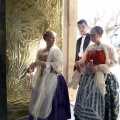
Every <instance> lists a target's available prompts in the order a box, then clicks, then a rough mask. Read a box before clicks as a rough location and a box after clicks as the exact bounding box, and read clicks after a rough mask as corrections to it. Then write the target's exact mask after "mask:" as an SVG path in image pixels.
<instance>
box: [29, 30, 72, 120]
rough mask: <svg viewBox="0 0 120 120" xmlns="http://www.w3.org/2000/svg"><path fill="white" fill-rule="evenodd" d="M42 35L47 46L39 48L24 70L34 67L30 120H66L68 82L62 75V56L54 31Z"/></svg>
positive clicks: (68, 107)
mask: <svg viewBox="0 0 120 120" xmlns="http://www.w3.org/2000/svg"><path fill="white" fill-rule="evenodd" d="M43 38H44V40H45V42H46V46H45V47H44V48H41V49H39V50H38V52H37V57H36V61H35V62H34V63H31V64H30V66H29V68H28V70H27V71H28V72H29V71H30V70H31V69H34V68H36V69H37V70H36V72H35V75H34V76H33V83H32V94H31V99H30V105H29V113H30V115H29V120H67V119H70V118H71V111H70V101H69V95H68V88H67V84H66V81H65V79H64V77H63V75H62V74H61V65H62V61H63V55H62V52H61V50H60V48H58V47H57V45H56V44H55V41H56V33H55V32H53V31H47V32H46V33H45V34H44V36H43Z"/></svg>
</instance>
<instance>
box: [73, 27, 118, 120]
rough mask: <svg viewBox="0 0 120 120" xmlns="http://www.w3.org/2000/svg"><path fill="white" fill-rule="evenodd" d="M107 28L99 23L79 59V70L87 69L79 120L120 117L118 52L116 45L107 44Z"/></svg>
mask: <svg viewBox="0 0 120 120" xmlns="http://www.w3.org/2000/svg"><path fill="white" fill-rule="evenodd" d="M102 35H103V29H102V28H101V27H100V26H95V27H93V28H92V29H91V32H90V37H91V40H92V42H93V44H91V45H89V46H88V48H87V50H86V51H85V53H84V55H83V58H82V60H81V61H77V62H76V67H77V70H78V72H80V71H81V70H83V68H84V73H83V76H82V77H81V79H80V83H79V89H78V92H77V97H76V102H75V108H74V115H75V120H117V118H118V112H119V94H118V87H119V86H118V82H117V79H116V76H115V75H114V74H113V73H112V69H114V68H115V66H117V63H118V60H117V54H116V51H115V49H114V47H113V46H112V45H110V44H109V45H108V44H105V43H104V41H103V39H102Z"/></svg>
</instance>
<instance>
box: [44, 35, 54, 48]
mask: <svg viewBox="0 0 120 120" xmlns="http://www.w3.org/2000/svg"><path fill="white" fill-rule="evenodd" d="M45 42H46V44H47V47H52V46H53V44H54V42H55V37H54V36H53V35H50V36H46V37H45Z"/></svg>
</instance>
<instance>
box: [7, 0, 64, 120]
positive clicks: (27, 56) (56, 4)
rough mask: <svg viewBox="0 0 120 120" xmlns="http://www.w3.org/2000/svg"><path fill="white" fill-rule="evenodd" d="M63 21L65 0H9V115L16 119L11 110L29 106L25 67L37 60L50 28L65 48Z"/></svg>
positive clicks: (9, 117) (59, 43)
mask: <svg viewBox="0 0 120 120" xmlns="http://www.w3.org/2000/svg"><path fill="white" fill-rule="evenodd" d="M62 23H63V1H62V0H7V1H6V40H7V41H6V42H7V45H6V56H7V58H6V59H7V104H8V119H15V117H14V115H13V116H12V115H11V111H12V112H13V114H14V110H15V109H16V110H18V109H24V108H26V109H28V105H29V99H30V91H29V90H27V89H26V83H25V74H26V68H27V67H28V65H29V64H30V63H31V62H33V61H34V60H35V56H36V51H37V49H38V48H39V46H40V39H41V38H42V35H43V33H45V32H46V31H47V30H53V31H55V32H56V33H57V35H58V37H57V44H58V46H59V47H60V48H62V31H63V25H62ZM17 117H18V116H17ZM17 117H16V118H17Z"/></svg>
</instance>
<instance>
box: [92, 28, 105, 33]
mask: <svg viewBox="0 0 120 120" xmlns="http://www.w3.org/2000/svg"><path fill="white" fill-rule="evenodd" d="M92 30H94V31H95V32H96V33H97V34H103V28H102V27H100V26H95V27H93V28H92V29H91V31H92Z"/></svg>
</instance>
